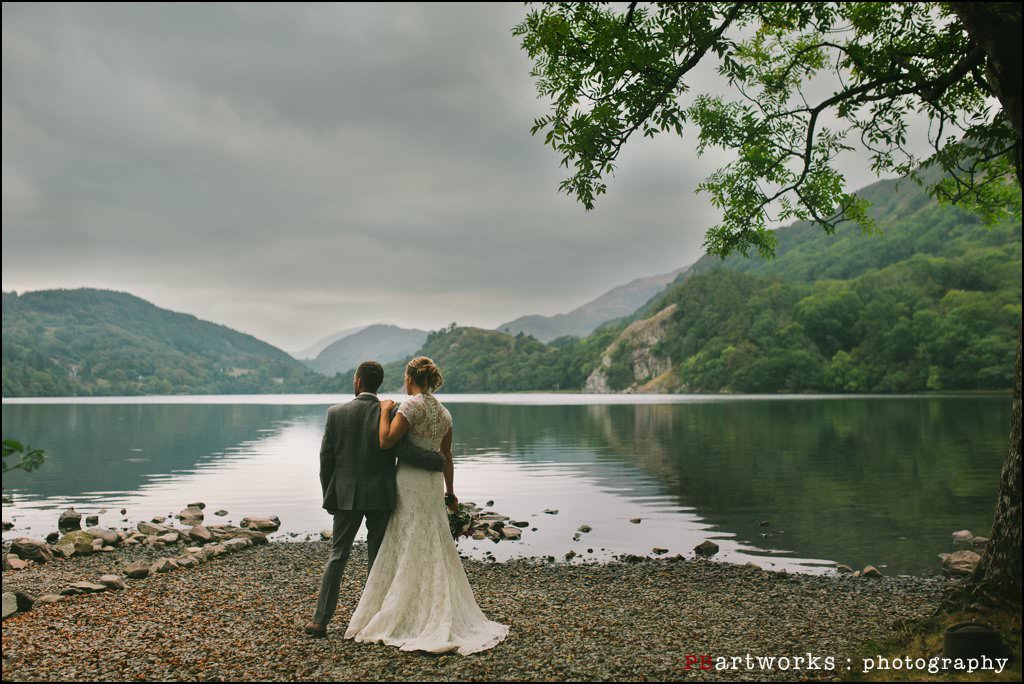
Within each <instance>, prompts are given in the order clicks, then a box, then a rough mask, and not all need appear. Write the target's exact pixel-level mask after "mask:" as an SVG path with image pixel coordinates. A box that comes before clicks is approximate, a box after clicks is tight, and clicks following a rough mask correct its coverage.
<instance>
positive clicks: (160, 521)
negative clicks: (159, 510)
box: [151, 515, 167, 525]
mask: <svg viewBox="0 0 1024 684" xmlns="http://www.w3.org/2000/svg"><path fill="white" fill-rule="evenodd" d="M166 521H167V516H166V515H154V516H153V517H152V519H151V522H154V523H156V524H157V525H162V524H164V523H165V522H166Z"/></svg>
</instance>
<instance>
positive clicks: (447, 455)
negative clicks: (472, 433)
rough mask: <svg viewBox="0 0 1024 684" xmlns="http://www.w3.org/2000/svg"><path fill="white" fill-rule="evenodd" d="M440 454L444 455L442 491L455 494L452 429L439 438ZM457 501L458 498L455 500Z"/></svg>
mask: <svg viewBox="0 0 1024 684" xmlns="http://www.w3.org/2000/svg"><path fill="white" fill-rule="evenodd" d="M441 455H442V456H444V470H443V471H442V472H443V473H444V491H445V493H446V494H451V495H452V496H453V497H454V496H455V482H454V480H455V465H454V464H453V463H452V429H451V428H448V433H447V434H446V435H445V436H444V439H442V440H441ZM455 501H456V502H458V499H456V500H455Z"/></svg>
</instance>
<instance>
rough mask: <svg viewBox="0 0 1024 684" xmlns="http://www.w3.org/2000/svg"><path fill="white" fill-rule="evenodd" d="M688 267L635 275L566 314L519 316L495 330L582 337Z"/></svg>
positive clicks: (548, 337)
mask: <svg viewBox="0 0 1024 684" xmlns="http://www.w3.org/2000/svg"><path fill="white" fill-rule="evenodd" d="M688 268H689V267H688V266H686V267H683V268H678V269H676V270H674V271H672V272H671V273H662V274H660V275H655V276H650V277H647V278H637V279H635V280H632V281H630V282H628V283H626V284H625V285H619V286H618V287H614V288H612V289H611V290H608V291H607V292H605V293H604V294H603V295H601V296H600V297H598V298H597V299H594V300H591V301H589V302H587V303H586V304H583V305H582V306H578V307H576V308H575V309H573V310H572V311H570V312H569V313H564V314H555V315H554V316H539V315H533V316H521V317H519V318H517V319H515V320H514V321H509V322H508V323H502V324H501V325H499V326H498V327H497V328H496V330H499V331H501V332H505V333H510V334H512V335H515V334H517V333H520V332H522V333H524V334H526V335H532V336H533V337H536V338H537V339H538V340H540V341H541V342H550V341H552V340H555V339H558V338H559V337H565V336H567V335H570V336H574V337H586V336H587V335H589V334H590V333H592V332H594V331H595V330H596V329H597V328H598V327H599V326H600V325H601V324H602V323H607V322H608V321H612V320H615V319H617V318H622V317H623V316H628V315H630V314H632V313H633V312H635V311H636V310H637V309H639V308H640V307H641V306H643V305H644V304H646V303H647V302H648V301H650V299H651V298H652V297H654V296H655V295H657V294H658V293H660V292H662V291H664V290H665V288H667V287H668V286H669V285H671V284H672V283H673V282H675V280H676V279H677V278H678V277H679V276H680V275H681V274H682V273H684V272H685V271H686V270H687V269H688Z"/></svg>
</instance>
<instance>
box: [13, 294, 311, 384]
mask: <svg viewBox="0 0 1024 684" xmlns="http://www.w3.org/2000/svg"><path fill="white" fill-rule="evenodd" d="M313 378H315V376H314V374H313V373H312V372H311V371H309V370H307V369H306V368H305V367H304V366H303V365H302V364H301V363H300V362H298V361H296V360H295V359H293V358H292V357H291V356H289V355H288V354H287V353H285V352H284V351H282V350H280V349H277V348H276V347H273V346H271V345H269V344H267V343H265V342H261V341H260V340H258V339H256V338H255V337H253V336H252V335H245V334H243V333H240V332H237V331H235V330H232V329H230V328H227V327H225V326H222V325H217V324H214V323H208V322H206V321H202V320H199V319H198V318H196V317H195V316H190V315H188V314H181V313H175V312H173V311H168V310H166V309H161V308H159V307H157V306H154V305H153V304H150V303H149V302H147V301H145V300H142V299H139V298H138V297H135V296H132V295H130V294H126V293H123V292H111V291H106V290H93V289H78V290H43V291H38V292H26V293H24V294H21V295H18V294H16V293H7V292H5V293H3V395H4V396H5V397H16V396H78V395H93V394H98V395H122V394H125V395H133V394H206V393H245V392H282V391H302V390H303V389H305V388H306V387H307V386H308V385H309V384H310V383H311V382H312V380H313Z"/></svg>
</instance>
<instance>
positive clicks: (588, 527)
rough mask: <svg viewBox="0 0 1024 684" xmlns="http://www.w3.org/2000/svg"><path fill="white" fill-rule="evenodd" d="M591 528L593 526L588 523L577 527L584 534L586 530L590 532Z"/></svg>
mask: <svg viewBox="0 0 1024 684" xmlns="http://www.w3.org/2000/svg"><path fill="white" fill-rule="evenodd" d="M593 529H594V528H593V527H591V526H590V525H580V527H579V531H580V532H583V533H584V534H586V533H587V532H590V531H591V530H593Z"/></svg>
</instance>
